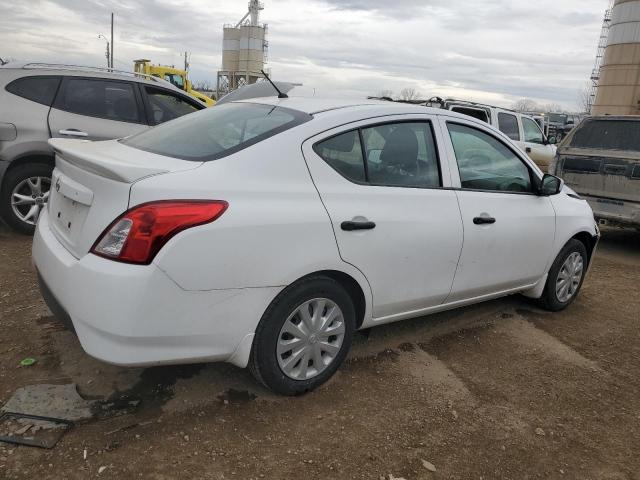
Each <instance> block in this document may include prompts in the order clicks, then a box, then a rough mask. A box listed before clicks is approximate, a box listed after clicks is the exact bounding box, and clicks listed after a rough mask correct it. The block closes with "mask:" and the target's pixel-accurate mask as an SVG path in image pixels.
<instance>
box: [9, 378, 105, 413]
mask: <svg viewBox="0 0 640 480" xmlns="http://www.w3.org/2000/svg"><path fill="white" fill-rule="evenodd" d="M0 411H2V412H14V413H23V414H27V415H38V416H41V417H48V418H60V419H62V420H67V421H70V422H78V421H81V420H88V419H90V418H91V417H92V416H93V413H92V411H91V402H89V401H87V400H85V399H84V398H82V397H81V396H80V395H79V394H78V391H77V390H76V385H75V384H74V383H70V384H66V385H51V384H39V385H27V386H26V387H22V388H19V389H17V390H16V391H15V393H14V394H13V395H12V396H11V398H10V399H9V400H8V401H7V403H5V404H4V406H3V407H2V409H0Z"/></svg>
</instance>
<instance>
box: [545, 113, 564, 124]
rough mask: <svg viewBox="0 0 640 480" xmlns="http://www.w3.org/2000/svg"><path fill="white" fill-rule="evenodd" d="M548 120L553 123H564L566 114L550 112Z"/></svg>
mask: <svg viewBox="0 0 640 480" xmlns="http://www.w3.org/2000/svg"><path fill="white" fill-rule="evenodd" d="M549 121H550V122H553V123H566V121H567V116H566V115H563V114H561V113H550V114H549Z"/></svg>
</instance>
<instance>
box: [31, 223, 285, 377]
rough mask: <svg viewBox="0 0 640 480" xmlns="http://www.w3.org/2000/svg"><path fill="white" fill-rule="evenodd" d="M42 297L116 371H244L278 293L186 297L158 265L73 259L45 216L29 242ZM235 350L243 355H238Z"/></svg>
mask: <svg viewBox="0 0 640 480" xmlns="http://www.w3.org/2000/svg"><path fill="white" fill-rule="evenodd" d="M33 261H34V265H35V267H36V269H37V270H38V276H39V280H40V282H41V291H42V294H43V297H44V298H45V301H46V302H47V304H48V305H50V308H51V310H52V311H53V313H54V314H55V315H56V316H57V317H58V318H60V319H61V320H62V321H65V319H68V321H70V322H71V324H72V325H73V328H74V329H75V331H76V333H77V335H78V338H79V340H80V343H81V344H82V347H83V348H84V350H85V351H86V352H87V353H88V354H89V355H91V356H93V357H96V358H98V359H100V360H103V361H105V362H108V363H113V364H117V365H129V366H134V365H135V366H139V365H157V364H163V363H186V362H197V361H232V362H233V363H235V364H236V365H239V366H245V365H246V361H247V360H248V355H249V351H250V349H248V348H247V342H250V340H251V339H252V335H253V333H254V331H255V328H256V326H257V324H258V322H259V320H260V318H261V316H262V314H263V312H264V311H265V310H266V308H267V306H268V305H269V303H270V302H271V300H272V299H273V298H274V297H275V296H276V295H277V294H278V292H279V291H280V289H281V288H280V287H266V288H246V289H242V288H240V289H228V290H208V291H190V290H184V289H182V288H180V287H179V286H178V285H177V284H176V283H175V282H174V281H173V280H172V279H171V278H169V277H168V276H167V275H166V274H165V273H164V272H163V271H162V270H160V269H159V268H158V267H157V266H155V265H153V264H152V265H145V266H140V265H128V264H123V263H118V262H114V261H111V260H106V259H103V258H100V257H97V256H95V255H91V254H87V255H84V256H83V257H82V258H80V260H78V259H76V258H75V257H74V256H72V255H71V254H70V253H69V252H68V251H67V250H66V249H65V248H64V246H63V245H62V244H61V243H60V242H59V241H58V240H57V238H56V237H55V236H54V235H53V233H52V232H51V230H50V228H49V218H48V215H47V212H46V211H44V212H43V214H42V215H41V217H40V220H39V221H38V226H37V229H36V233H35V235H34V240H33ZM238 350H241V352H240V353H238Z"/></svg>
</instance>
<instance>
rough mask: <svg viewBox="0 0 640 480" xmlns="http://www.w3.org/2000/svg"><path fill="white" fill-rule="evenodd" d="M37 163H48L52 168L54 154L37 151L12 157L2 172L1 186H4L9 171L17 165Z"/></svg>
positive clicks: (54, 164)
mask: <svg viewBox="0 0 640 480" xmlns="http://www.w3.org/2000/svg"><path fill="white" fill-rule="evenodd" d="M34 163H35V164H39V165H48V166H50V167H51V168H52V169H53V168H54V167H55V166H56V160H55V156H54V155H53V154H51V155H47V154H46V153H37V154H28V155H23V156H21V157H17V158H14V159H13V160H12V161H11V162H9V165H7V168H6V170H5V171H4V173H3V178H2V188H3V189H4V188H5V185H6V181H7V180H6V179H7V176H8V174H9V173H10V172H12V171H13V170H15V169H16V168H18V167H21V166H23V165H29V164H34Z"/></svg>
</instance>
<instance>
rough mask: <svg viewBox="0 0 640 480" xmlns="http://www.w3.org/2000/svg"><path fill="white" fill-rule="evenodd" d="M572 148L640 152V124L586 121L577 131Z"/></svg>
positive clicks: (622, 121) (633, 122) (572, 140)
mask: <svg viewBox="0 0 640 480" xmlns="http://www.w3.org/2000/svg"><path fill="white" fill-rule="evenodd" d="M571 146H572V147H576V148H597V149H599V150H628V151H633V152H640V122H635V121H625V120H586V121H584V122H583V123H582V124H581V125H580V126H579V127H578V129H577V130H576V132H575V135H574V136H573V138H572V139H571Z"/></svg>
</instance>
